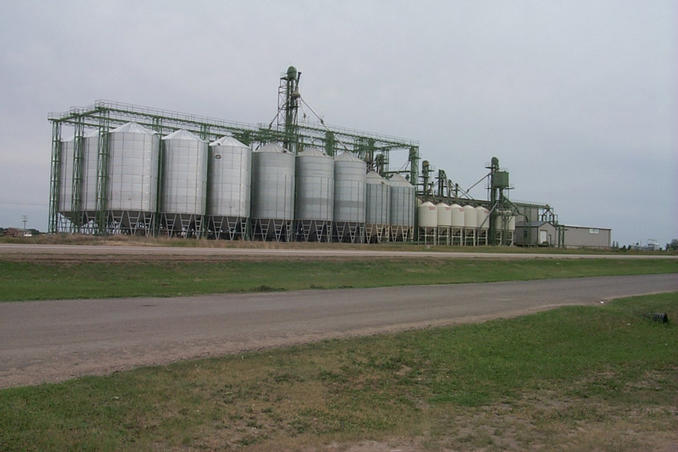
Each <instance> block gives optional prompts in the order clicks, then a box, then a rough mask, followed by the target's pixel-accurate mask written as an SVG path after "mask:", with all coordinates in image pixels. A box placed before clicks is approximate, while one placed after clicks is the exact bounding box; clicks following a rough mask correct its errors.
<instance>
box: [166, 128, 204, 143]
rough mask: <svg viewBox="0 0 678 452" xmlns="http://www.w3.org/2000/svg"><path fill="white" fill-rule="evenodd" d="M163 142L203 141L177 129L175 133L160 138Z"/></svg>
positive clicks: (192, 134)
mask: <svg viewBox="0 0 678 452" xmlns="http://www.w3.org/2000/svg"><path fill="white" fill-rule="evenodd" d="M162 139H163V140H193V141H205V140H203V139H202V138H200V137H199V136H198V135H196V134H194V133H191V132H189V131H188V130H184V129H179V130H177V131H176V132H172V133H170V134H169V135H166V136H164V137H162Z"/></svg>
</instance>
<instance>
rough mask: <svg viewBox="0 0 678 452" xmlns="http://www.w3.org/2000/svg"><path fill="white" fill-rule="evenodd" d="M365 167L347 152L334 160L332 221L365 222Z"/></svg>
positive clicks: (361, 161)
mask: <svg viewBox="0 0 678 452" xmlns="http://www.w3.org/2000/svg"><path fill="white" fill-rule="evenodd" d="M366 169H367V165H366V163H365V162H364V161H363V160H360V159H359V158H357V157H355V156H354V155H352V154H351V153H349V152H344V153H342V154H339V155H338V156H336V157H335V158H334V221H335V222H341V221H343V222H349V223H364V222H365V184H366Z"/></svg>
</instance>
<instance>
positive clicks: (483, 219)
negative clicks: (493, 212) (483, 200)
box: [476, 206, 490, 229]
mask: <svg viewBox="0 0 678 452" xmlns="http://www.w3.org/2000/svg"><path fill="white" fill-rule="evenodd" d="M476 215H477V217H476V222H477V224H478V225H477V227H479V228H480V229H489V228H490V211H489V210H487V209H486V208H485V207H483V206H477V207H476Z"/></svg>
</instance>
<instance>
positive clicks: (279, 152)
mask: <svg viewBox="0 0 678 452" xmlns="http://www.w3.org/2000/svg"><path fill="white" fill-rule="evenodd" d="M294 165H295V158H294V154H292V153H291V152H289V151H287V150H286V149H283V147H282V146H280V145H279V144H276V143H269V144H266V145H264V146H262V147H261V148H259V149H257V150H256V151H254V152H253V153H252V216H251V217H252V229H253V234H254V237H255V238H259V239H262V240H266V239H272V240H277V241H280V240H285V241H289V240H292V239H293V232H294V230H293V227H292V226H293V220H294Z"/></svg>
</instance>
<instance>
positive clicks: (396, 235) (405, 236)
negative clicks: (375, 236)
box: [391, 224, 414, 242]
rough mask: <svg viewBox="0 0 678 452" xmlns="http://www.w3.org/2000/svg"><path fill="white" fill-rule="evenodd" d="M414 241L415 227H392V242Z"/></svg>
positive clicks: (394, 225)
mask: <svg viewBox="0 0 678 452" xmlns="http://www.w3.org/2000/svg"><path fill="white" fill-rule="evenodd" d="M413 239H414V227H412V226H400V225H396V224H393V225H391V241H392V242H407V241H409V240H413Z"/></svg>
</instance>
